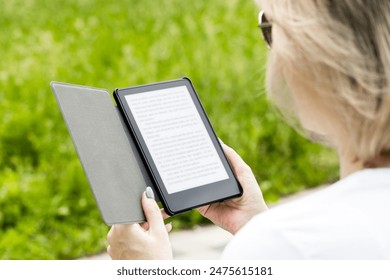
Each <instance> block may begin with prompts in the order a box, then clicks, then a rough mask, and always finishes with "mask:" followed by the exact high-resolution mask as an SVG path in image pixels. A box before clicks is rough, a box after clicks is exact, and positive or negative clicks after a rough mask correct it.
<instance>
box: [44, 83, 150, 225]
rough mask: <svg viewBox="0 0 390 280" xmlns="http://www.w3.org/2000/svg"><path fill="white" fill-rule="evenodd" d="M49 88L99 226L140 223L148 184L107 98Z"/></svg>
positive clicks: (102, 93)
mask: <svg viewBox="0 0 390 280" xmlns="http://www.w3.org/2000/svg"><path fill="white" fill-rule="evenodd" d="M51 87H52V89H53V92H54V95H55V97H56V100H57V103H58V105H59V107H60V109H61V112H62V115H63V117H64V120H65V122H66V125H67V127H68V129H69V132H70V135H71V137H72V140H73V143H74V145H75V147H76V151H77V154H78V156H79V158H80V161H81V164H82V166H83V168H84V171H85V174H86V175H87V179H88V181H89V184H90V186H91V189H92V192H93V194H94V197H95V200H96V202H97V205H98V207H99V210H100V213H101V216H102V218H103V220H104V222H105V223H106V224H107V225H112V224H123V223H135V222H142V221H145V216H144V214H143V212H142V207H141V195H142V193H143V192H144V191H145V188H146V187H147V186H148V185H150V184H151V180H150V178H149V176H148V173H147V171H146V169H145V167H144V164H143V161H142V159H141V157H140V155H139V154H138V149H137V147H136V145H135V144H134V143H133V140H132V137H131V136H130V134H129V132H128V128H127V125H126V124H125V123H124V121H123V120H122V116H121V114H120V112H119V111H118V109H117V108H116V107H115V106H114V104H113V100H112V96H111V95H110V94H109V93H108V91H106V90H104V89H98V88H92V87H86V86H79V85H71V84H66V83H58V82H52V83H51Z"/></svg>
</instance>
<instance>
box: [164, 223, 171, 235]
mask: <svg viewBox="0 0 390 280" xmlns="http://www.w3.org/2000/svg"><path fill="white" fill-rule="evenodd" d="M165 229H166V230H167V232H168V233H170V232H171V230H172V223H167V224H166V225H165Z"/></svg>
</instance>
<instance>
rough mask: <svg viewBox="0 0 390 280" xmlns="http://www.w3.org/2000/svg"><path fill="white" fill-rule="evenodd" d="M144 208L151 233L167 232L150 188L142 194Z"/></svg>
mask: <svg viewBox="0 0 390 280" xmlns="http://www.w3.org/2000/svg"><path fill="white" fill-rule="evenodd" d="M147 194H148V196H147ZM148 197H149V198H148ZM142 208H143V210H144V213H145V217H146V220H147V222H148V224H149V231H151V232H152V233H153V232H161V231H165V225H164V220H163V217H162V215H161V211H160V208H159V207H158V205H157V203H156V201H155V200H154V193H153V190H152V188H150V187H147V188H146V192H144V193H143V194H142Z"/></svg>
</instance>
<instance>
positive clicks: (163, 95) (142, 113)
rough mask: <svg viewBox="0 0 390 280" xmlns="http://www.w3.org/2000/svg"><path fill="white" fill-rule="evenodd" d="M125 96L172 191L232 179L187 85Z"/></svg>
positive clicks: (158, 167)
mask: <svg viewBox="0 0 390 280" xmlns="http://www.w3.org/2000/svg"><path fill="white" fill-rule="evenodd" d="M125 99H126V102H127V104H128V106H129V108H130V110H131V111H132V113H133V116H134V119H135V121H136V122H137V124H138V128H139V130H140V132H141V134H142V135H143V138H144V140H145V143H146V146H147V147H148V149H149V152H150V155H151V157H152V158H153V160H154V162H155V164H156V167H157V170H158V171H159V173H160V176H161V179H162V181H163V182H164V185H165V188H166V189H167V192H168V193H169V194H170V193H175V192H179V191H184V190H186V189H191V188H195V187H199V186H203V185H206V184H210V183H214V182H217V181H222V180H225V179H228V177H229V176H228V174H227V172H226V170H225V167H224V166H223V164H222V162H221V159H220V158H219V156H218V154H217V151H216V149H215V147H214V145H213V143H212V142H211V139H210V136H209V134H208V133H207V130H206V128H205V126H204V124H203V121H202V119H201V118H200V116H199V113H198V111H197V109H196V107H195V104H194V102H193V100H192V99H191V96H190V93H189V91H188V89H187V87H186V86H179V87H174V88H167V89H160V90H154V91H148V92H144V93H143V94H132V95H127V96H125Z"/></svg>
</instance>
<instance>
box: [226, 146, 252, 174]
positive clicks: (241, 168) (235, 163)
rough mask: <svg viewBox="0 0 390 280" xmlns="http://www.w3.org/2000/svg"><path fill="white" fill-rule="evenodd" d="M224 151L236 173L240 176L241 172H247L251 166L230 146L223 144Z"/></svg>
mask: <svg viewBox="0 0 390 280" xmlns="http://www.w3.org/2000/svg"><path fill="white" fill-rule="evenodd" d="M222 148H223V151H224V152H225V155H226V157H227V158H228V160H229V162H230V163H231V165H232V168H233V171H234V173H236V175H237V174H239V173H240V172H246V171H247V169H249V166H248V165H247V164H246V162H245V161H244V160H243V159H242V158H241V157H240V156H239V154H237V152H236V151H235V150H233V149H232V148H230V147H229V146H228V145H226V144H223V143H222Z"/></svg>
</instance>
